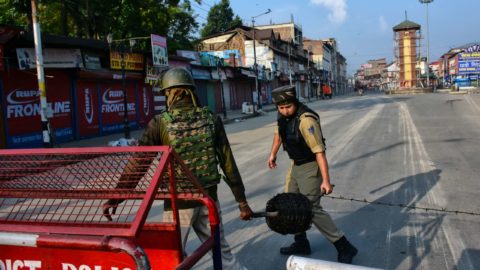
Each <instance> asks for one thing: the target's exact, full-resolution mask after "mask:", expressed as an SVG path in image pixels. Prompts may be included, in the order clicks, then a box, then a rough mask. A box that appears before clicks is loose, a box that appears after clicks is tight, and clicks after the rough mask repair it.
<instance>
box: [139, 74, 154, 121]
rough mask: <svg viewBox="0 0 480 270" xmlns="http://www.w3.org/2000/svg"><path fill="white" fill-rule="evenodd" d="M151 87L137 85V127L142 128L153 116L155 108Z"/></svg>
mask: <svg viewBox="0 0 480 270" xmlns="http://www.w3.org/2000/svg"><path fill="white" fill-rule="evenodd" d="M152 88H153V87H152V86H151V85H148V84H142V83H140V84H139V89H138V92H137V99H138V101H137V104H138V110H137V114H138V125H139V126H141V127H144V126H146V125H147V124H148V121H150V119H152V117H153V116H154V114H155V108H154V105H153V91H152Z"/></svg>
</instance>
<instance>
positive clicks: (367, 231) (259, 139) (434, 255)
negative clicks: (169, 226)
mask: <svg viewBox="0 0 480 270" xmlns="http://www.w3.org/2000/svg"><path fill="white" fill-rule="evenodd" d="M308 105H309V106H310V107H311V108H312V109H314V110H315V111H317V112H318V113H319V114H320V117H321V122H322V128H323V132H324V134H325V137H326V142H327V156H328V160H329V164H330V169H331V170H330V174H331V179H332V183H333V184H335V188H334V192H333V193H332V194H331V197H326V198H323V199H322V205H323V207H324V208H325V209H326V210H327V211H328V212H329V213H330V214H331V215H332V217H333V218H334V220H335V222H336V224H337V225H338V226H339V227H340V228H341V230H343V231H344V232H345V233H346V235H347V237H348V238H349V240H350V241H351V242H352V243H353V244H354V245H355V246H357V248H358V249H359V254H358V255H357V257H355V259H354V264H356V265H361V266H367V267H375V268H384V269H479V268H480V249H479V245H478V243H480V233H478V229H479V228H480V216H479V215H468V214H454V213H449V212H442V211H425V210H420V209H413V207H427V208H435V209H446V210H459V211H466V212H473V213H477V214H478V213H480V202H479V201H478V200H477V194H478V190H479V187H480V183H479V182H478V180H479V179H480V168H479V167H480V155H478V153H480V143H479V142H480V95H451V94H441V93H434V94H424V95H408V96H407V95H405V96H385V95H383V94H372V93H368V94H367V95H364V96H347V97H335V98H334V99H333V100H321V101H315V102H312V103H309V104H308ZM275 120H276V113H275V112H270V113H267V114H266V115H264V116H261V117H256V118H251V119H248V120H245V121H243V122H239V123H232V124H229V125H227V126H226V129H227V133H228V136H229V139H230V143H231V145H232V148H233V151H234V154H235V157H236V160H237V164H238V166H239V168H240V172H241V173H242V176H243V178H244V182H245V185H246V191H247V197H248V200H249V203H250V206H251V207H252V209H254V210H256V211H260V210H263V209H265V204H266V202H267V200H268V199H270V198H271V197H273V196H274V195H275V194H277V193H280V192H282V191H283V181H284V176H285V173H286V170H287V167H288V165H289V160H288V157H287V155H286V153H284V152H282V153H280V155H279V157H278V160H277V162H278V164H279V167H278V168H276V169H273V170H270V169H268V168H267V165H266V161H267V157H268V154H269V151H270V147H271V143H272V133H273V129H274V127H275V125H276V122H275ZM219 194H220V202H221V205H222V211H223V222H224V225H225V231H226V233H227V240H228V241H229V243H230V245H231V247H232V249H233V252H234V253H235V254H236V255H237V256H238V258H239V259H240V260H241V261H242V262H243V263H244V265H245V266H246V267H247V268H248V269H285V264H286V261H287V259H288V257H287V256H282V255H280V253H279V248H280V247H281V246H284V245H287V244H290V242H291V240H292V237H291V236H283V235H279V234H276V233H274V232H272V231H271V230H270V229H269V228H268V226H267V225H266V223H265V222H264V220H263V219H261V218H258V219H254V220H251V221H247V222H245V221H241V220H239V219H238V214H239V213H238V209H237V205H236V203H235V202H234V201H233V200H232V196H231V192H230V191H229V189H228V187H227V186H226V185H225V184H224V183H223V184H221V185H220V190H219ZM332 197H336V198H332ZM338 197H345V198H355V199H361V200H363V199H365V200H367V201H369V202H372V203H364V202H357V201H351V200H340V199H338ZM382 203H387V204H390V203H391V204H394V205H405V206H409V207H411V208H407V207H401V206H385V205H381V204H382ZM308 235H309V238H310V243H311V245H312V254H311V255H310V256H308V257H311V258H316V259H321V260H327V261H336V251H335V249H334V247H333V245H331V244H330V243H328V242H327V241H326V239H325V238H324V237H323V236H322V235H321V234H320V233H319V232H318V231H317V230H316V229H315V228H312V229H310V230H309V231H308ZM196 242H197V240H196V239H195V238H194V237H191V238H190V241H189V246H191V247H194V246H195V245H196V244H197V243H196ZM189 249H190V248H189ZM187 250H188V249H187ZM210 264H211V262H210V261H208V260H203V261H201V262H200V263H199V264H198V265H197V268H196V269H211V266H210Z"/></svg>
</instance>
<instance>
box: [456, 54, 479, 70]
mask: <svg viewBox="0 0 480 270" xmlns="http://www.w3.org/2000/svg"><path fill="white" fill-rule="evenodd" d="M458 74H459V75H470V74H480V52H464V53H459V56H458Z"/></svg>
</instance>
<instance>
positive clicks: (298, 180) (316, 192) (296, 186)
mask: <svg viewBox="0 0 480 270" xmlns="http://www.w3.org/2000/svg"><path fill="white" fill-rule="evenodd" d="M321 183H322V176H321V174H320V169H319V167H318V165H317V162H316V161H313V162H309V163H306V164H303V165H298V166H297V165H295V164H293V162H292V164H291V165H290V168H289V169H288V173H287V176H286V179H285V192H291V193H302V194H303V195H305V196H307V197H308V199H309V200H310V201H311V202H312V204H313V205H312V207H313V224H314V225H315V227H317V229H318V230H319V231H320V232H321V233H322V234H323V235H324V236H325V237H326V238H327V239H328V241H330V242H332V243H333V242H335V241H337V240H338V239H340V238H341V237H342V236H343V232H342V231H340V230H339V229H338V228H337V226H336V225H335V223H333V220H332V218H331V217H330V215H329V214H328V213H327V212H325V211H324V210H323V208H322V206H321V205H320V198H321V196H320V184H321Z"/></svg>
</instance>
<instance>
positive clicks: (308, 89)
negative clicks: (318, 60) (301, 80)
mask: <svg viewBox="0 0 480 270" xmlns="http://www.w3.org/2000/svg"><path fill="white" fill-rule="evenodd" d="M311 48H312V46H308V50H307V100H308V102H310V50H311Z"/></svg>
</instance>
